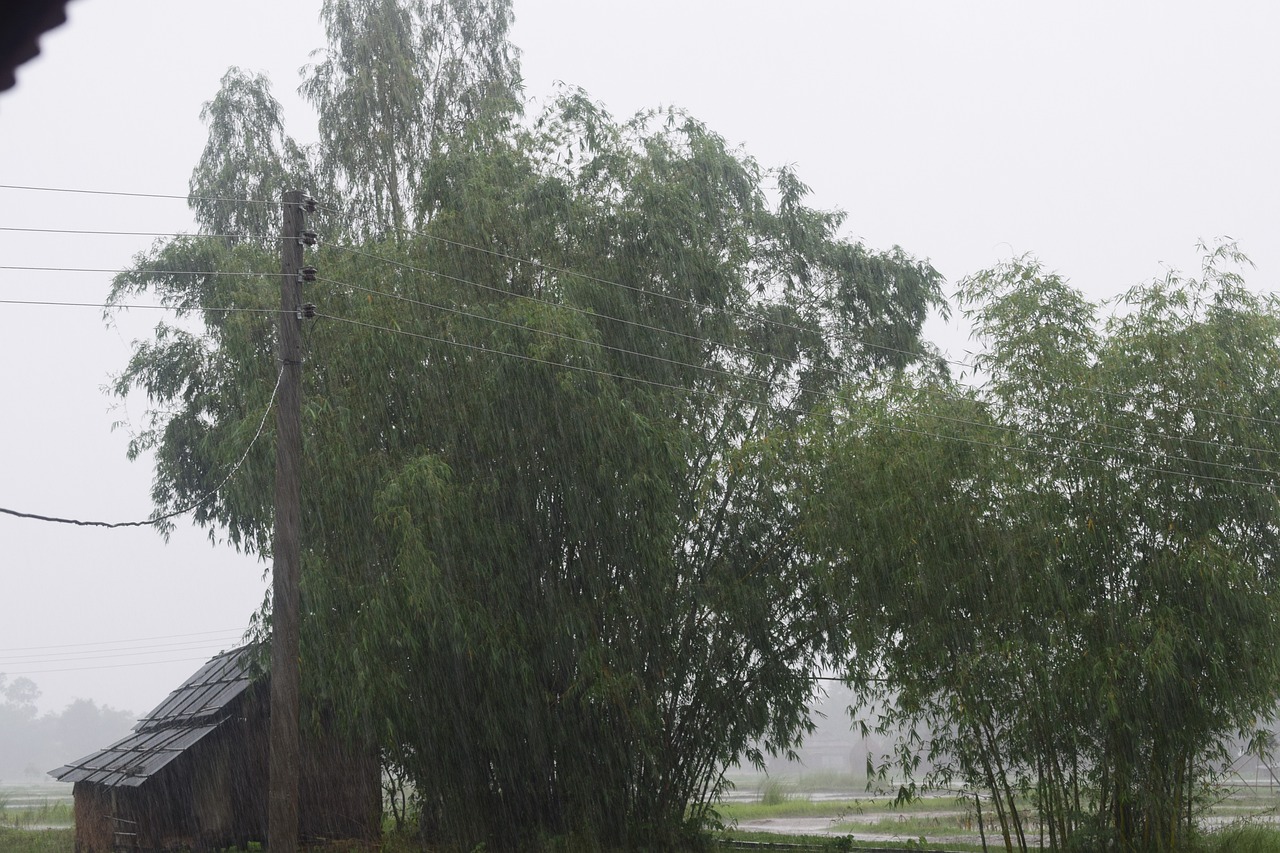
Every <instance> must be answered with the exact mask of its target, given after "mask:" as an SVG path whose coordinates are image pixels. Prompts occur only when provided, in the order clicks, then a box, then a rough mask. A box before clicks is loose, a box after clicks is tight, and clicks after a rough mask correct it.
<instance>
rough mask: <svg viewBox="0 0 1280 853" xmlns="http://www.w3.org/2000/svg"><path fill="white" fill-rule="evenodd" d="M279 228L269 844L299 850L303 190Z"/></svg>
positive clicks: (283, 851)
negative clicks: (277, 384)
mask: <svg viewBox="0 0 1280 853" xmlns="http://www.w3.org/2000/svg"><path fill="white" fill-rule="evenodd" d="M283 203H284V204H283V206H284V226H283V228H282V230H281V232H280V273H281V275H280V362H281V364H280V371H281V373H280V390H279V392H278V399H277V401H276V501H275V514H276V518H275V534H274V536H273V537H272V540H271V556H272V560H273V562H272V567H271V727H270V730H269V739H270V740H269V744H270V749H271V757H270V764H269V773H270V775H269V777H268V791H269V794H268V800H269V803H268V811H267V821H268V823H267V846H268V849H270V850H271V853H293V851H296V850H297V849H298V765H299V753H300V745H299V735H298V731H299V725H298V720H299V717H300V710H299V705H300V702H299V696H300V694H301V690H300V681H301V678H300V676H299V666H298V645H299V641H298V637H299V634H300V625H301V612H300V611H301V602H300V594H299V580H300V578H301V576H302V545H301V527H302V509H301V479H302V478H301V467H302V405H301V394H300V388H299V386H300V384H301V378H302V334H301V328H302V285H301V278H302V226H303V206H304V204H305V200H304V196H303V193H301V192H299V191H297V190H292V191H290V192H287V193H285V194H284V198H283Z"/></svg>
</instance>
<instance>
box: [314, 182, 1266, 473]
mask: <svg viewBox="0 0 1280 853" xmlns="http://www.w3.org/2000/svg"><path fill="white" fill-rule="evenodd" d="M321 209H322V210H327V211H329V212H335V213H341V211H339V210H338V209H336V208H332V207H326V206H324V205H321ZM355 218H361V217H358V216H357V217H355ZM403 231H404V233H408V234H412V235H415V236H420V237H423V238H424V239H429V240H436V241H439V242H442V243H445V244H448V245H452V246H455V247H458V248H465V249H472V250H474V251H477V252H481V253H484V254H489V255H493V256H496V257H499V258H503V259H506V260H511V261H514V262H517V263H525V264H529V265H532V266H534V267H536V268H539V269H544V270H547V271H551V272H559V273H563V274H567V275H570V276H576V277H578V278H581V279H583V280H587V281H592V282H596V283H600V284H606V285H611V286H615V287H619V288H624V289H629V290H633V291H636V292H639V293H643V294H648V295H651V296H654V295H656V296H662V297H664V298H669V299H674V300H675V301H677V302H680V303H682V304H685V305H688V306H692V307H696V308H699V309H701V310H705V311H712V312H720V313H726V314H728V315H730V316H735V317H739V318H746V319H749V320H754V321H758V322H762V323H765V324H766V325H771V326H773V327H776V328H780V329H784V330H789V331H795V332H801V333H805V332H806V331H807V330H805V329H804V328H802V327H799V326H795V325H793V324H789V323H782V322H780V321H776V320H770V319H768V318H766V317H756V316H754V315H751V314H748V313H746V312H740V311H734V310H732V309H724V308H718V307H715V306H707V305H702V304H700V303H695V302H691V301H689V300H684V299H681V298H680V297H674V296H670V295H668V294H662V293H659V292H657V291H650V290H645V289H644V288H639V287H636V286H634V285H626V284H621V283H619V282H614V281H609V280H608V279H602V278H598V277H595V276H591V275H587V274H585V273H575V272H573V271H571V270H565V269H563V268H560V267H554V266H549V265H545V264H542V263H540V262H539V261H534V260H529V259H524V258H519V257H517V256H513V255H509V254H506V253H503V252H497V251H494V250H491V249H486V248H484V247H480V246H472V245H469V244H466V243H461V242H458V241H455V240H449V239H447V238H443V237H436V236H434V235H431V234H426V233H424V232H419V231H415V230H412V229H403ZM326 247H327V248H334V249H338V250H340V251H344V252H348V253H351V254H354V255H359V256H362V257H367V258H370V259H373V260H377V261H380V262H382V263H386V264H391V265H393V266H395V267H398V268H400V269H405V270H409V271H412V272H420V273H423V274H426V275H431V276H435V277H437V278H441V279H444V280H447V281H453V282H457V283H459V284H465V285H469V286H471V287H475V288H478V289H481V290H487V291H490V292H494V293H499V294H503V295H506V296H510V297H515V298H519V299H526V300H530V301H533V302H536V303H540V304H544V305H556V307H559V308H562V309H564V310H569V311H574V312H576V313H579V314H582V315H584V316H588V317H592V318H601V317H603V318H604V319H607V320H610V321H612V322H616V323H622V324H625V325H629V326H633V327H636V328H640V329H643V330H645V331H651V332H657V333H659V334H666V335H672V336H675V337H680V338H685V339H689V340H693V341H697V342H699V343H710V344H714V345H717V346H721V347H723V348H725V349H726V350H729V351H732V352H736V353H738V354H741V355H748V356H752V357H757V358H765V359H769V360H773V361H775V362H777V363H784V362H783V360H782V359H780V358H779V357H778V356H775V355H773V354H771V353H766V352H762V351H758V350H752V349H750V348H742V347H737V346H734V345H732V344H728V343H724V342H722V341H716V340H713V339H705V338H699V337H697V336H695V335H688V334H685V333H682V332H677V331H675V330H673V329H664V328H662V327H658V326H652V325H648V324H645V323H640V322H637V321H633V320H627V319H623V318H620V317H612V316H609V315H601V314H593V313H592V312H589V311H586V310H584V309H581V308H577V307H576V306H570V305H557V303H552V302H548V301H547V300H542V299H538V298H537V297H534V296H529V295H527V294H521V293H514V292H512V291H509V290H506V289H505V288H501V287H495V286H493V285H487V284H482V283H480V282H475V281H470V280H468V279H465V278H462V277H460V276H454V275H450V274H447V273H442V272H438V271H436V270H428V269H424V268H421V267H417V266H414V265H412V264H407V263H404V262H402V261H398V260H395V259H392V258H387V257H384V256H381V255H376V254H373V253H371V252H365V251H362V250H360V249H355V248H353V247H350V246H344V245H341V244H327V246H326ZM845 338H846V340H845V343H853V344H857V345H859V346H863V347H866V348H870V349H877V350H880V351H884V352H890V353H894V354H898V355H906V356H909V357H911V358H920V357H922V356H925V355H927V354H926V353H920V352H911V351H909V350H902V349H897V348H894V347H886V346H882V345H879V344H873V343H870V342H867V341H862V340H857V339H854V338H853V337H852V336H845ZM941 360H942V361H943V362H945V363H946V364H949V365H952V366H956V367H961V368H964V369H965V370H967V371H971V372H973V373H975V374H976V373H978V372H980V371H979V370H978V368H977V366H976V365H974V364H971V363H969V362H965V361H961V360H958V359H952V358H942V359H941ZM688 366H689V367H690V368H692V369H695V370H696V369H700V368H699V366H697V365H688ZM819 369H820V370H823V371H825V372H827V373H829V374H835V371H834V370H832V369H831V368H819ZM1060 387H1062V388H1069V389H1072V390H1077V391H1083V392H1085V393H1090V394H1097V395H1099V396H1107V397H1110V398H1112V399H1119V400H1122V401H1126V402H1128V401H1132V400H1133V399H1135V398H1134V397H1133V396H1132V395H1127V394H1123V393H1119V392H1114V391H1107V390H1105V389H1097V388H1088V387H1085V386H1081V385H1073V384H1070V383H1063V384H1061V385H1060ZM948 396H951V395H948ZM957 396H958V395H957ZM1019 408H1023V409H1024V410H1025V411H1029V412H1030V411H1034V410H1032V409H1030V408H1025V407H1019ZM1189 411H1192V412H1200V413H1203V414H1211V415H1217V416H1222V417H1228V418H1233V419H1239V420H1245V421H1248V422H1252V423H1260V424H1266V425H1271V426H1280V420H1274V419H1266V418H1257V417H1254V416H1251V415H1241V414H1238V413H1233V412H1226V411H1220V410H1216V409H1209V408H1203V407H1190V408H1189ZM1085 422H1086V423H1095V424H1097V425H1099V426H1102V424H1101V423H1100V422H1097V421H1085ZM1108 426H1109V425H1108ZM1132 432H1133V434H1135V435H1142V436H1145V437H1148V438H1155V439H1164V438H1167V436H1164V435H1162V434H1160V433H1148V432H1145V431H1140V430H1133V431H1132ZM1175 440H1186V441H1188V442H1191V443H1201V442H1202V440H1201V439H1179V438H1177V437H1175ZM1209 444H1211V445H1212V444H1216V443H1214V442H1209ZM1218 446H1220V445H1218ZM1248 450H1250V451H1252V452H1256V453H1270V454H1280V450H1271V449H1265V448H1248ZM1209 464H1225V463H1209Z"/></svg>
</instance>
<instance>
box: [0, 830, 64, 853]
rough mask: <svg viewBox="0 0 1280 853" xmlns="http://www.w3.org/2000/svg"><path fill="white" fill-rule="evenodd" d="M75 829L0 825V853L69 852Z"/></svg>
mask: <svg viewBox="0 0 1280 853" xmlns="http://www.w3.org/2000/svg"><path fill="white" fill-rule="evenodd" d="M74 849H75V831H74V830H71V829H40V830H29V829H10V828H8V827H3V826H0V853H71V851H72V850H74Z"/></svg>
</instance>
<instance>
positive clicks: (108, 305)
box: [0, 299, 280, 314]
mask: <svg viewBox="0 0 1280 853" xmlns="http://www.w3.org/2000/svg"><path fill="white" fill-rule="evenodd" d="M0 305H46V306H52V307H57V308H100V309H102V310H114V309H116V308H125V309H132V308H138V309H141V310H148V309H152V310H156V311H187V312H195V311H210V312H213V313H215V314H216V313H223V314H279V313H280V309H279V308H205V307H200V308H191V307H187V306H184V305H140V304H136V303H125V302H53V301H50V300H46V299H0Z"/></svg>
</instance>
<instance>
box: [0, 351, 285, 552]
mask: <svg viewBox="0 0 1280 853" xmlns="http://www.w3.org/2000/svg"><path fill="white" fill-rule="evenodd" d="M283 377H284V367H283V365H282V366H281V368H280V372H279V374H277V376H276V384H275V387H273V388H272V389H271V397H270V399H268V400H267V406H266V408H265V409H264V410H263V412H262V420H261V421H259V422H258V430H257V432H255V433H254V434H253V438H251V439H250V440H249V444H248V445H247V446H246V447H245V449H244V453H243V454H241V456H240V458H239V459H238V460H236V463H235V465H233V466H231V470H230V471H228V472H227V476H226V477H224V478H223V479H222V482H220V483H218V485H216V486H214V487H213V488H212V489H210V490H209V491H208V492H206V493H205V494H204V495H203V496H201V497H200V498H197V499H196V500H195V501H192V502H191V503H189V504H187V505H186V506H184V507H181V508H179V509H175V510H173V511H172V512H168V513H165V514H164V515H161V516H157V517H155V518H150V519H147V520H145V521H84V520H82V519H78V518H60V517H58V516H51V515H40V514H39V513H34V512H19V511H18V510H14V509H8V508H7V507H0V513H3V514H5V515H12V516H16V517H17V518H29V519H32V520H34V521H46V522H50V523H54V524H73V525H76V526H77V527H106V528H116V527H150V526H152V525H156V524H160V523H161V522H164V521H168V520H169V519H171V518H177V517H178V516H180V515H183V514H185V513H188V512H190V511H191V510H193V509H195V508H196V507H198V506H200V505H201V504H202V503H204V502H205V501H207V500H209V499H210V498H212V497H213V496H214V495H216V494H217V493H218V492H219V491H221V489H222V487H223V486H225V485H226V484H227V483H229V482H230V481H231V478H232V477H234V476H235V475H236V472H237V471H239V470H240V466H241V465H243V464H244V461H245V460H246V459H248V458H249V452H250V451H251V450H253V446H254V444H256V443H257V441H258V438H259V437H260V436H261V435H262V430H263V428H264V427H265V426H266V424H267V416H268V415H269V414H270V413H271V406H272V404H273V403H275V399H276V392H277V391H279V390H280V381H281V379H282V378H283Z"/></svg>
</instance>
